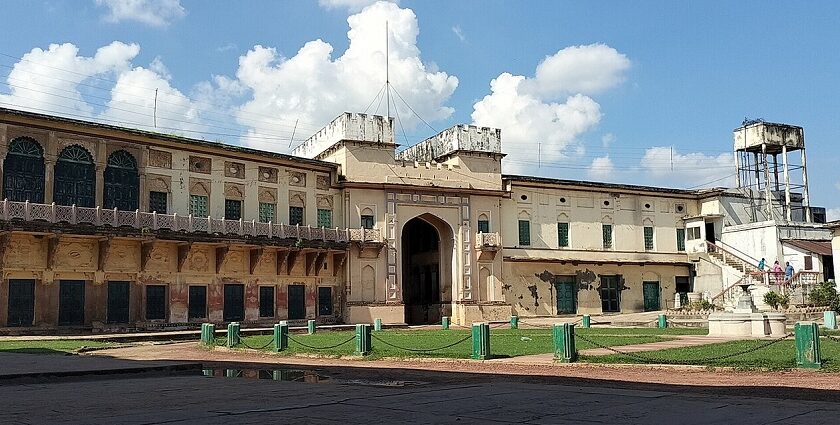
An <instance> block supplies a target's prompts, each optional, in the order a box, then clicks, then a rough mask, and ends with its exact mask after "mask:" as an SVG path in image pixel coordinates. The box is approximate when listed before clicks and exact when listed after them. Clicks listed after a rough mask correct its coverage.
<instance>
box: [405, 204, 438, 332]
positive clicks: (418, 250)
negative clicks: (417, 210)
mask: <svg viewBox="0 0 840 425" xmlns="http://www.w3.org/2000/svg"><path fill="white" fill-rule="evenodd" d="M402 254H403V255H402V258H403V260H402V266H403V272H402V287H403V301H404V303H405V323H407V324H409V325H424V324H432V323H438V322H439V321H440V316H441V311H440V309H441V303H440V235H439V234H438V231H437V229H436V228H435V227H434V226H432V225H431V224H429V223H428V222H427V221H425V220H423V219H420V218H413V219H411V220H409V222H408V223H406V224H405V227H404V228H403V236H402Z"/></svg>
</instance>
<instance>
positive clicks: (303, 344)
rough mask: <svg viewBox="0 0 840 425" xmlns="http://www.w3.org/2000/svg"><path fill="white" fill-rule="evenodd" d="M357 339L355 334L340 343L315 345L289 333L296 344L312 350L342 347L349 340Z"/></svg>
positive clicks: (290, 338)
mask: <svg viewBox="0 0 840 425" xmlns="http://www.w3.org/2000/svg"><path fill="white" fill-rule="evenodd" d="M355 339H356V335H353V336H351V337H350V338H348V339H347V340H345V341H343V342H340V343H338V344H335V345H330V346H327V347H315V346H312V345H309V344H306V343H303V342H300V341H298V340H297V339H295V338H294V337H292V335H291V334H290V335H289V341H291V342H294V343H295V344H297V345H300V346H301V347H304V348H308V349H310V350H319V351H320V350H332V349H333V348H338V347H341V346H342V345H344V344H347V343H348V342H350V341H353V340H355Z"/></svg>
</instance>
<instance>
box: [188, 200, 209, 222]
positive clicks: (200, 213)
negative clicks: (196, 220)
mask: <svg viewBox="0 0 840 425" xmlns="http://www.w3.org/2000/svg"><path fill="white" fill-rule="evenodd" d="M190 214H192V215H193V216H195V217H207V216H208V215H210V214H209V213H208V210H207V197H206V196H201V195H190Z"/></svg>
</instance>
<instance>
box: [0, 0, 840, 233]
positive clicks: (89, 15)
mask: <svg viewBox="0 0 840 425" xmlns="http://www.w3.org/2000/svg"><path fill="white" fill-rule="evenodd" d="M129 3H131V2H129ZM129 3H126V2H121V1H117V0H90V1H88V0H76V1H70V0H67V1H64V0H51V1H43V2H38V1H28V2H9V3H4V15H5V16H6V19H5V20H4V33H5V34H6V35H7V37H4V38H2V39H0V55H2V56H0V103H5V104H3V106H9V105H14V106H18V107H21V108H29V109H33V110H41V111H54V112H57V113H62V114H65V115H71V116H78V117H84V118H89V119H99V120H106V121H108V122H114V123H121V122H122V123H123V124H125V125H130V126H139V127H148V126H149V125H151V121H150V120H151V118H150V116H151V114H146V115H147V116H144V115H143V114H141V113H138V112H137V111H138V110H146V109H143V108H142V107H141V106H142V105H146V106H148V105H149V102H150V101H152V100H153V97H154V90H153V89H154V88H158V89H159V96H160V98H159V100H160V101H161V102H162V103H160V104H159V107H160V110H159V111H158V112H159V117H158V118H159V120H160V121H159V122H158V125H159V126H160V127H163V128H159V130H160V131H164V132H175V133H181V134H184V135H187V136H191V137H197V138H208V139H216V140H224V141H227V142H230V143H239V144H247V145H252V146H255V147H259V148H265V149H271V150H279V151H287V150H288V146H289V139H290V138H291V136H292V134H291V133H292V128H293V127H294V126H295V124H294V122H295V121H296V120H297V121H298V125H297V129H296V130H294V132H295V137H294V140H293V141H292V145H296V144H297V143H299V142H300V140H301V139H303V138H305V137H306V136H308V135H309V134H311V133H312V132H313V131H314V130H315V129H317V128H318V127H320V126H321V125H323V124H324V123H326V122H327V121H328V120H329V119H330V118H331V117H333V116H335V115H337V114H338V113H339V112H341V111H343V110H363V109H364V108H365V106H367V105H368V104H370V103H371V101H372V100H374V99H375V96H376V95H377V93H378V90H379V89H380V88H381V85H382V81H381V80H382V78H383V77H384V76H383V75H382V74H383V68H384V66H383V65H384V64H383V63H382V61H380V60H379V59H381V57H383V56H382V55H381V50H382V48H383V46H382V44H384V41H383V37H382V36H383V35H384V28H382V25H383V24H382V21H384V20H386V19H387V20H389V22H390V25H391V29H392V43H391V44H392V52H391V61H392V64H394V66H393V67H392V70H393V71H392V75H393V76H394V78H392V80H393V84H394V87H396V89H397V90H398V91H399V92H400V93H401V94H402V95H403V96H404V97H405V98H406V100H407V101H408V104H410V105H411V106H412V107H413V108H414V109H415V110H416V111H417V112H418V115H419V116H420V117H421V118H422V120H425V121H427V122H429V124H431V127H433V128H434V129H435V130H441V129H443V128H445V127H447V126H450V125H452V124H455V123H477V124H481V125H494V126H498V127H501V128H502V135H503V149H504V150H505V151H506V152H507V153H509V154H510V155H509V157H508V159H507V160H506V162H508V166H507V167H506V171H509V172H520V173H529V174H539V175H547V176H554V177H562V178H581V179H595V180H609V181H619V182H629V183H641V184H659V185H667V186H680V187H692V186H697V185H702V184H704V183H706V184H707V185H720V184H724V185H725V184H731V183H732V182H733V179H732V177H731V174H732V173H733V172H734V166H733V165H732V163H731V162H732V154H731V146H732V136H731V132H732V129H733V128H735V127H737V126H738V125H740V123H741V121H742V120H743V119H744V118H745V117H750V118H764V119H766V120H768V121H775V122H785V123H791V124H796V125H801V126H803V127H805V134H806V145H807V147H808V153H809V157H808V160H809V177H810V180H811V190H812V193H813V194H812V197H813V203H814V204H817V205H824V206H826V207H828V208H833V209H834V210H833V211H832V214H833V215H834V217H835V218H840V200H838V198H840V196H838V195H840V177H838V176H837V175H836V173H834V172H833V165H834V164H836V163H837V162H838V161H839V160H840V149H838V148H837V147H836V145H835V142H836V141H837V140H840V125H838V123H840V120H838V111H840V86H838V84H837V76H838V75H840V49H837V42H838V40H840V25H837V22H838V18H840V4H837V3H836V2H809V3H808V7H807V8H806V7H797V4H795V3H793V2H750V1H743V2H722V1H721V2H714V1H706V2H681V1H658V2H657V1H647V2H618V1H615V2H560V1H545V2H539V1H532V2H527V3H523V2H487V1H458V2H450V1H411V0H402V1H401V2H399V4H398V6H395V5H382V4H378V5H373V6H371V7H369V8H367V9H364V7H365V6H367V5H368V4H370V3H371V2H369V1H364V0H321V1H320V2H319V1H314V0H313V1H288V2H275V1H249V2H221V1H214V2H208V1H189V0H181V1H178V0H135V1H134V2H133V5H134V6H139V7H132V4H129ZM348 18H349V19H350V20H351V23H348ZM353 22H355V24H354V23H353ZM354 25H355V26H354ZM351 28H355V30H354V31H355V32H354V33H355V34H357V36H356V38H355V39H354V40H353V41H352V43H351V41H350V39H349V38H348V30H350V29H351ZM415 37H416V38H415ZM314 40H322V43H312V42H313V41H314ZM115 41H117V42H121V43H119V44H114V42H115ZM64 43H70V44H69V45H68V44H65V45H64V46H63V47H62V48H58V46H56V48H55V49H52V50H50V45H51V44H64ZM307 43H309V44H307ZM105 46H110V48H108V49H104V50H103V51H101V54H100V55H96V54H97V50H98V49H101V48H103V47H105ZM258 46H260V47H258ZM304 46H308V49H306V51H305V52H303V53H299V50H301V49H302V48H304ZM348 48H350V49H349V50H348ZM33 49H41V50H39V51H38V52H35V53H33ZM330 49H331V50H330ZM25 55H28V56H25ZM95 55H96V56H95ZM549 65H551V66H549ZM538 66H541V67H542V68H543V69H542V70H543V72H542V74H539V72H538ZM505 73H507V74H505ZM493 80H496V82H497V84H496V86H494V87H495V88H494V89H491V81H493ZM375 103H376V102H374V104H375ZM374 106H375V105H374ZM394 107H395V108H396V110H397V111H400V114H401V120H402V122H403V123H404V126H403V127H404V128H405V131H404V133H403V131H402V130H401V129H398V133H399V136H398V139H399V140H398V142H399V143H403V144H411V143H414V142H416V141H418V140H420V139H422V138H423V137H426V136H429V135H431V134H432V133H433V130H432V128H429V126H426V125H425V124H424V123H423V122H422V120H421V119H419V118H417V117H416V116H414V114H413V113H411V112H410V111H409V110H408V109H407V107H406V106H405V105H404V104H397V105H396V106H394ZM371 108H374V107H373V106H371ZM372 110H373V109H371V110H369V112H371V111H372ZM379 112H380V113H383V112H384V106H380V108H379ZM161 122H163V124H161ZM655 147H659V148H660V149H658V150H657V149H652V148H655ZM672 149H673V152H674V157H675V160H674V161H673V165H674V170H673V171H671V165H672V164H671V162H672V161H671V159H670V158H671V150H672ZM665 152H667V159H663V155H664V153H665ZM713 180H718V181H716V182H713Z"/></svg>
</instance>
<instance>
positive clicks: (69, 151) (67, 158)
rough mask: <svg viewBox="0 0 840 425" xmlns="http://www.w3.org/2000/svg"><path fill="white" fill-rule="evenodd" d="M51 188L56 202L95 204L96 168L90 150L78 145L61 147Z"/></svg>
mask: <svg viewBox="0 0 840 425" xmlns="http://www.w3.org/2000/svg"><path fill="white" fill-rule="evenodd" d="M53 189H54V195H53V197H54V198H55V203H56V204H59V205H76V206H79V207H94V206H96V168H95V167H94V165H93V157H92V156H91V155H90V152H88V151H87V150H86V149H85V148H83V147H81V146H79V145H70V146H67V147H66V148H64V149H62V151H61V152H60V153H59V154H58V159H57V160H56V161H55V177H54V185H53Z"/></svg>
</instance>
